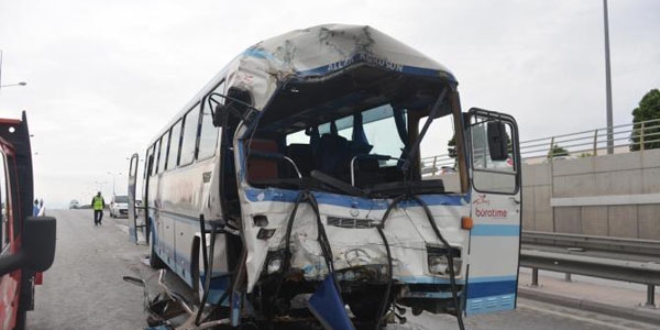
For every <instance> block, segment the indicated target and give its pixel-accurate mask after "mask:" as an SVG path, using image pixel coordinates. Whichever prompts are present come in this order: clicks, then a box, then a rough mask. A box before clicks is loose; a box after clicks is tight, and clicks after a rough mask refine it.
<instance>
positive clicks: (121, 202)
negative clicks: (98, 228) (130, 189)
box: [109, 195, 128, 218]
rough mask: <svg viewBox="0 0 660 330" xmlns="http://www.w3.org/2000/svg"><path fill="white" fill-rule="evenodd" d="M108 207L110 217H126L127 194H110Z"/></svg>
mask: <svg viewBox="0 0 660 330" xmlns="http://www.w3.org/2000/svg"><path fill="white" fill-rule="evenodd" d="M109 209H110V217H111V218H119V217H128V196H122V195H114V196H112V199H111V200H110V206H109Z"/></svg>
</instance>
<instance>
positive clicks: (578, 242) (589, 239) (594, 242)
mask: <svg viewBox="0 0 660 330" xmlns="http://www.w3.org/2000/svg"><path fill="white" fill-rule="evenodd" d="M521 241H522V243H523V244H525V243H526V244H538V245H550V246H557V247H566V248H582V249H586V250H598V251H605V252H614V253H630V254H635V255H645V256H656V257H660V241H654V240H643V239H632V238H620V237H604V236H590V235H576V234H564V233H548V232H539V231H528V230H526V231H523V235H522V238H521Z"/></svg>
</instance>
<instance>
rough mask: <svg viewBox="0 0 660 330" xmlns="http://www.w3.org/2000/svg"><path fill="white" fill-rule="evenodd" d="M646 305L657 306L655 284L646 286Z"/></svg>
mask: <svg viewBox="0 0 660 330" xmlns="http://www.w3.org/2000/svg"><path fill="white" fill-rule="evenodd" d="M646 307H653V308H655V285H653V284H649V285H648V286H647V287H646Z"/></svg>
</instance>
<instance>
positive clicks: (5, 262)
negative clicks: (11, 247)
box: [0, 250, 27, 276]
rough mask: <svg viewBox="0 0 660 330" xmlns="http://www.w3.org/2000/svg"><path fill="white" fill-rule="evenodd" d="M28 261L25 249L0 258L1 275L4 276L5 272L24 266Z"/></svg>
mask: <svg viewBox="0 0 660 330" xmlns="http://www.w3.org/2000/svg"><path fill="white" fill-rule="evenodd" d="M26 261H27V258H26V254H25V252H24V251H23V250H21V251H19V252H18V253H15V254H10V255H8V256H4V257H2V258H0V276H4V275H5V274H8V273H11V272H13V271H15V270H17V269H19V268H22V267H23V266H25V264H26Z"/></svg>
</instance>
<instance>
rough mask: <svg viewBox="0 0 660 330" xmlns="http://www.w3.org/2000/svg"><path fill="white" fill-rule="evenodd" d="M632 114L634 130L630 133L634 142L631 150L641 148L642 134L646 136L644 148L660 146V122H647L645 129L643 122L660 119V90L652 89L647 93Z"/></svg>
mask: <svg viewBox="0 0 660 330" xmlns="http://www.w3.org/2000/svg"><path fill="white" fill-rule="evenodd" d="M632 115H633V132H632V133H631V134H630V141H632V142H633V143H632V144H631V145H630V151H637V150H640V148H641V145H640V144H641V140H642V136H643V137H644V149H655V148H660V122H654V123H649V124H645V125H644V128H643V129H642V124H641V122H643V121H648V120H654V119H660V91H659V90H658V89H652V90H650V91H649V92H648V93H646V95H644V97H642V100H641V101H639V106H638V107H637V108H635V110H633V112H632ZM649 126H651V128H649ZM653 134H658V135H653ZM649 135H651V136H649ZM647 141H650V142H647Z"/></svg>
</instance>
